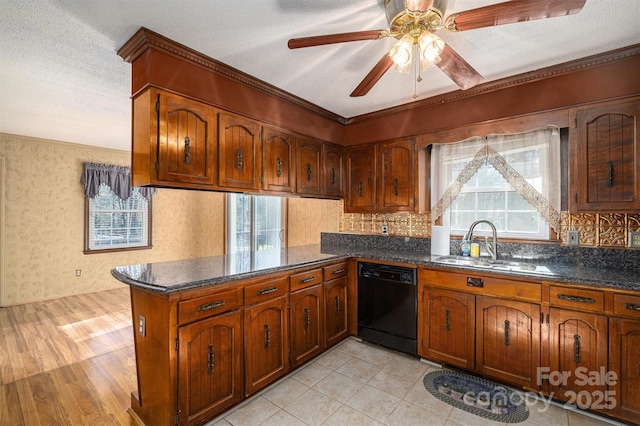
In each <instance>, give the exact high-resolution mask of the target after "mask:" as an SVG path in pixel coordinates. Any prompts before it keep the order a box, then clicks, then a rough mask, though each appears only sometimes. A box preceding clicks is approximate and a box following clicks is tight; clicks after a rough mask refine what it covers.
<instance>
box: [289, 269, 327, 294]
mask: <svg viewBox="0 0 640 426" xmlns="http://www.w3.org/2000/svg"><path fill="white" fill-rule="evenodd" d="M289 281H290V283H291V291H296V290H300V289H301V288H305V287H309V286H312V285H316V284H320V283H322V269H313V270H311V271H307V272H301V273H299V274H295V275H291V277H290V278H289Z"/></svg>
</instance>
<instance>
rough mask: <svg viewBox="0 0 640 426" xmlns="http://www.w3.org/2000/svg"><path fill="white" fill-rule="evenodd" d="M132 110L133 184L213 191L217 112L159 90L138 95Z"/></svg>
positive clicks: (153, 89) (152, 89) (203, 105)
mask: <svg viewBox="0 0 640 426" xmlns="http://www.w3.org/2000/svg"><path fill="white" fill-rule="evenodd" d="M133 109H134V121H133V138H132V139H133V143H132V153H131V165H132V172H131V173H132V184H133V185H136V186H141V185H160V186H172V187H192V188H203V189H211V186H212V185H213V184H214V183H215V182H214V180H215V173H214V166H215V163H216V155H217V143H216V134H217V119H216V110H215V109H214V108H213V107H210V106H208V105H205V104H202V103H200V102H197V101H194V100H191V99H188V98H185V97H182V96H178V95H175V94H172V93H168V92H164V91H162V90H158V89H155V88H151V89H147V90H145V91H144V92H142V93H140V94H138V95H136V97H135V98H134V100H133Z"/></svg>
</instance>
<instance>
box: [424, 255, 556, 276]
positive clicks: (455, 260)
mask: <svg viewBox="0 0 640 426" xmlns="http://www.w3.org/2000/svg"><path fill="white" fill-rule="evenodd" d="M433 261H434V262H436V263H442V264H445V265H452V266H467V267H471V268H477V269H491V270H497V271H512V272H526V273H533V274H551V271H549V269H548V268H547V267H545V266H540V265H536V264H533V263H528V262H519V261H513V260H491V259H489V258H485V257H467V256H440V257H437V258H434V259H433Z"/></svg>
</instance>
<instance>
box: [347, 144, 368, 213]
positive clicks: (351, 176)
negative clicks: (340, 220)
mask: <svg viewBox="0 0 640 426" xmlns="http://www.w3.org/2000/svg"><path fill="white" fill-rule="evenodd" d="M346 174H347V188H346V194H345V198H346V199H345V203H344V211H345V213H371V212H374V211H375V208H376V146H375V145H359V146H357V147H352V148H351V147H350V148H347V171H346Z"/></svg>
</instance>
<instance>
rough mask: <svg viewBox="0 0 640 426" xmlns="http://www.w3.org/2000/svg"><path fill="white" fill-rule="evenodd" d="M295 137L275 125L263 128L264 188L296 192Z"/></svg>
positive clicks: (266, 189)
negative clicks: (274, 126)
mask: <svg viewBox="0 0 640 426" xmlns="http://www.w3.org/2000/svg"><path fill="white" fill-rule="evenodd" d="M294 165H295V137H294V136H293V135H291V134H289V133H286V132H285V131H283V130H280V129H276V128H273V127H265V128H264V129H263V138H262V176H263V178H262V189H263V190H265V191H277V192H294V190H295V177H296V174H295V170H294Z"/></svg>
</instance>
